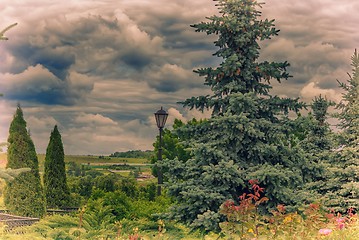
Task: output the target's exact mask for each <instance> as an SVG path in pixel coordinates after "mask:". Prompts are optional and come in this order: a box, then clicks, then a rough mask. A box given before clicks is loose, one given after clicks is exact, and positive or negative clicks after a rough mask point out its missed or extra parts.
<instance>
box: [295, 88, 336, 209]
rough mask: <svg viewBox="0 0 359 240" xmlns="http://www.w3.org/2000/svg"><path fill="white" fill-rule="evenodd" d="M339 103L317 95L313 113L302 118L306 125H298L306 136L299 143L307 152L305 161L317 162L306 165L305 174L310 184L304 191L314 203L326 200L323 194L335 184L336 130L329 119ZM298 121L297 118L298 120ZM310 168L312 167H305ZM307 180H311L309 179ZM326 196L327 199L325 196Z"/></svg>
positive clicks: (307, 182) (312, 105)
mask: <svg viewBox="0 0 359 240" xmlns="http://www.w3.org/2000/svg"><path fill="white" fill-rule="evenodd" d="M330 106H335V103H334V102H332V101H329V100H327V99H326V98H323V97H322V96H321V95H320V96H319V97H315V98H314V99H313V101H312V104H311V108H312V112H309V114H308V116H306V117H304V118H302V119H305V120H304V121H301V122H302V123H304V125H305V126H303V127H298V126H297V129H299V130H300V131H302V132H306V133H305V138H304V139H302V140H301V141H300V142H299V147H300V148H301V149H302V150H303V151H304V152H303V155H305V159H304V161H308V162H310V163H313V164H312V165H309V164H303V169H302V171H303V173H304V175H303V176H304V177H305V178H306V179H303V181H304V182H305V183H306V185H305V187H304V189H303V192H302V194H303V195H305V196H306V197H305V199H307V200H309V199H311V202H315V201H318V200H319V199H320V201H322V200H323V196H324V195H325V194H326V193H327V192H328V191H330V189H331V186H332V185H333V184H335V183H334V182H333V181H332V180H333V179H332V177H333V174H332V172H331V165H330V161H329V159H330V156H331V152H332V149H333V147H335V146H334V142H333V132H332V130H331V129H330V126H329V124H328V123H327V122H326V118H327V116H328V108H329V107H330ZM295 122H296V121H295ZM305 167H308V169H304V168H305ZM306 180H307V181H306ZM324 199H325V198H324Z"/></svg>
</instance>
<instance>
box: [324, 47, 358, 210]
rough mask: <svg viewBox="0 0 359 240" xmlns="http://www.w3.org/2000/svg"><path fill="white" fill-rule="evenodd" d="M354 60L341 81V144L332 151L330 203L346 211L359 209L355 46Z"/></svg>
mask: <svg viewBox="0 0 359 240" xmlns="http://www.w3.org/2000/svg"><path fill="white" fill-rule="evenodd" d="M351 60H352V64H351V65H352V67H353V69H352V74H348V75H349V79H348V81H347V82H346V83H344V82H339V85H340V87H341V88H342V89H343V90H344V93H343V97H342V101H341V102H340V103H339V104H338V106H337V108H338V109H339V110H340V113H339V114H338V118H339V120H340V124H339V127H340V128H341V129H342V132H340V133H339V138H340V139H339V142H340V143H341V146H340V147H339V148H338V149H336V150H335V151H334V152H333V155H332V172H333V175H334V176H333V179H331V183H335V184H333V187H332V188H331V189H330V190H331V191H330V192H328V194H327V198H328V199H329V200H328V204H329V206H331V207H333V208H334V209H336V210H339V211H342V212H345V211H346V210H347V209H348V208H355V209H359V55H358V52H357V51H356V50H355V52H354V54H353V56H352V57H351Z"/></svg>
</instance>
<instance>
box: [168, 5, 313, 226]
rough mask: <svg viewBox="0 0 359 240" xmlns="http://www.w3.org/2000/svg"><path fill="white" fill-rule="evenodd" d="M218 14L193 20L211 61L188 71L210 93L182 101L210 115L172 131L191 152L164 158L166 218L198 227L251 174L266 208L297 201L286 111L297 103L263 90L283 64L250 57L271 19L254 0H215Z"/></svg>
mask: <svg viewBox="0 0 359 240" xmlns="http://www.w3.org/2000/svg"><path fill="white" fill-rule="evenodd" d="M217 2H218V3H217V6H218V7H219V10H220V14H221V15H220V16H212V17H209V18H208V20H209V21H207V22H201V23H199V24H195V25H193V26H192V27H194V28H196V31H197V32H205V33H207V34H216V35H218V40H217V41H215V45H216V46H217V47H218V48H219V50H218V51H217V52H215V53H214V55H215V56H217V57H220V58H222V59H223V61H222V63H221V64H220V65H219V66H218V67H215V68H213V67H208V68H201V69H198V70H196V71H195V72H196V73H198V74H199V76H203V77H205V84H206V85H208V86H210V87H211V89H212V91H213V93H212V95H207V96H199V97H192V98H190V99H187V100H185V101H184V102H183V105H184V106H187V107H189V108H191V109H192V108H196V109H199V110H204V109H209V110H211V111H212V116H211V118H210V119H208V120H207V121H204V122H202V123H201V124H197V125H193V126H189V125H186V126H184V127H182V128H180V129H178V132H179V133H180V134H183V135H186V136H190V137H191V138H190V139H189V140H188V141H187V144H186V146H185V147H188V148H190V149H191V156H192V157H191V158H190V159H189V160H188V161H186V162H182V161H179V160H177V159H173V160H168V161H164V163H163V164H164V165H165V167H167V168H168V170H169V171H168V174H167V177H168V183H167V186H168V192H169V194H170V195H171V196H173V197H174V198H175V199H176V202H177V204H176V205H174V206H173V208H172V210H171V212H170V213H169V215H170V217H172V218H174V219H176V220H179V221H182V222H184V223H187V224H189V225H191V226H192V227H193V228H201V229H204V230H216V229H218V222H219V221H221V219H223V216H222V215H221V214H220V213H219V207H220V205H221V204H222V203H223V202H224V201H225V200H227V199H233V200H234V201H238V196H240V195H242V193H243V192H245V191H246V187H245V182H246V181H247V180H249V179H258V180H259V182H260V184H261V185H262V186H263V187H265V189H266V193H265V194H266V196H268V197H269V199H270V201H269V204H268V208H270V207H274V206H276V205H277V204H278V203H284V204H286V205H289V206H290V205H295V204H299V203H298V202H295V201H296V189H300V188H302V187H303V185H304V183H303V178H302V175H303V172H302V167H303V166H302V165H303V164H308V165H310V164H312V163H311V162H304V161H303V159H304V156H303V155H302V152H303V151H301V150H300V149H299V148H294V147H292V146H291V142H290V139H289V137H288V136H289V133H290V131H289V129H288V126H289V124H288V122H290V119H289V118H288V117H287V115H288V113H289V112H290V111H295V112H297V111H298V110H299V109H301V108H302V107H303V106H304V104H302V103H300V102H299V101H298V99H291V98H280V97H277V96H272V95H270V93H269V91H270V89H271V85H270V80H271V79H275V80H277V81H279V82H280V81H281V80H283V79H288V78H289V77H290V75H289V74H288V73H287V70H286V69H287V67H288V66H289V64H288V63H287V62H268V61H264V62H258V58H259V50H260V46H259V41H261V40H266V39H270V38H271V37H272V36H275V35H277V33H278V30H276V29H275V27H274V24H273V22H274V20H270V21H269V20H267V19H265V20H261V19H260V16H261V13H260V12H259V11H258V10H257V8H258V7H260V6H261V4H259V3H257V2H256V1H252V0H218V1H217Z"/></svg>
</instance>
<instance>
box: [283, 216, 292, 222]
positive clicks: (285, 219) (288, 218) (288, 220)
mask: <svg viewBox="0 0 359 240" xmlns="http://www.w3.org/2000/svg"><path fill="white" fill-rule="evenodd" d="M292 220H293V219H292V216H286V217H285V218H284V220H283V223H289V222H291V221H292Z"/></svg>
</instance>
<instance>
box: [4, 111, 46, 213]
mask: <svg viewBox="0 0 359 240" xmlns="http://www.w3.org/2000/svg"><path fill="white" fill-rule="evenodd" d="M8 142H9V147H8V150H7V157H8V162H7V165H6V168H12V169H18V168H30V169H31V170H30V171H28V172H23V173H20V174H19V175H18V176H17V177H16V178H15V179H14V180H13V181H10V182H7V186H6V189H5V192H4V203H5V206H6V208H7V209H8V210H10V211H11V212H12V213H14V214H17V215H22V216H30V217H42V216H43V215H44V214H45V198H44V192H43V188H42V185H41V180H40V174H39V164H38V159H37V155H36V151H35V146H34V143H33V142H32V140H31V137H30V134H29V132H28V131H27V129H26V121H25V120H24V117H23V112H22V109H21V107H20V106H18V107H17V109H16V113H15V115H14V119H13V120H12V122H11V125H10V129H9V138H8Z"/></svg>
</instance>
